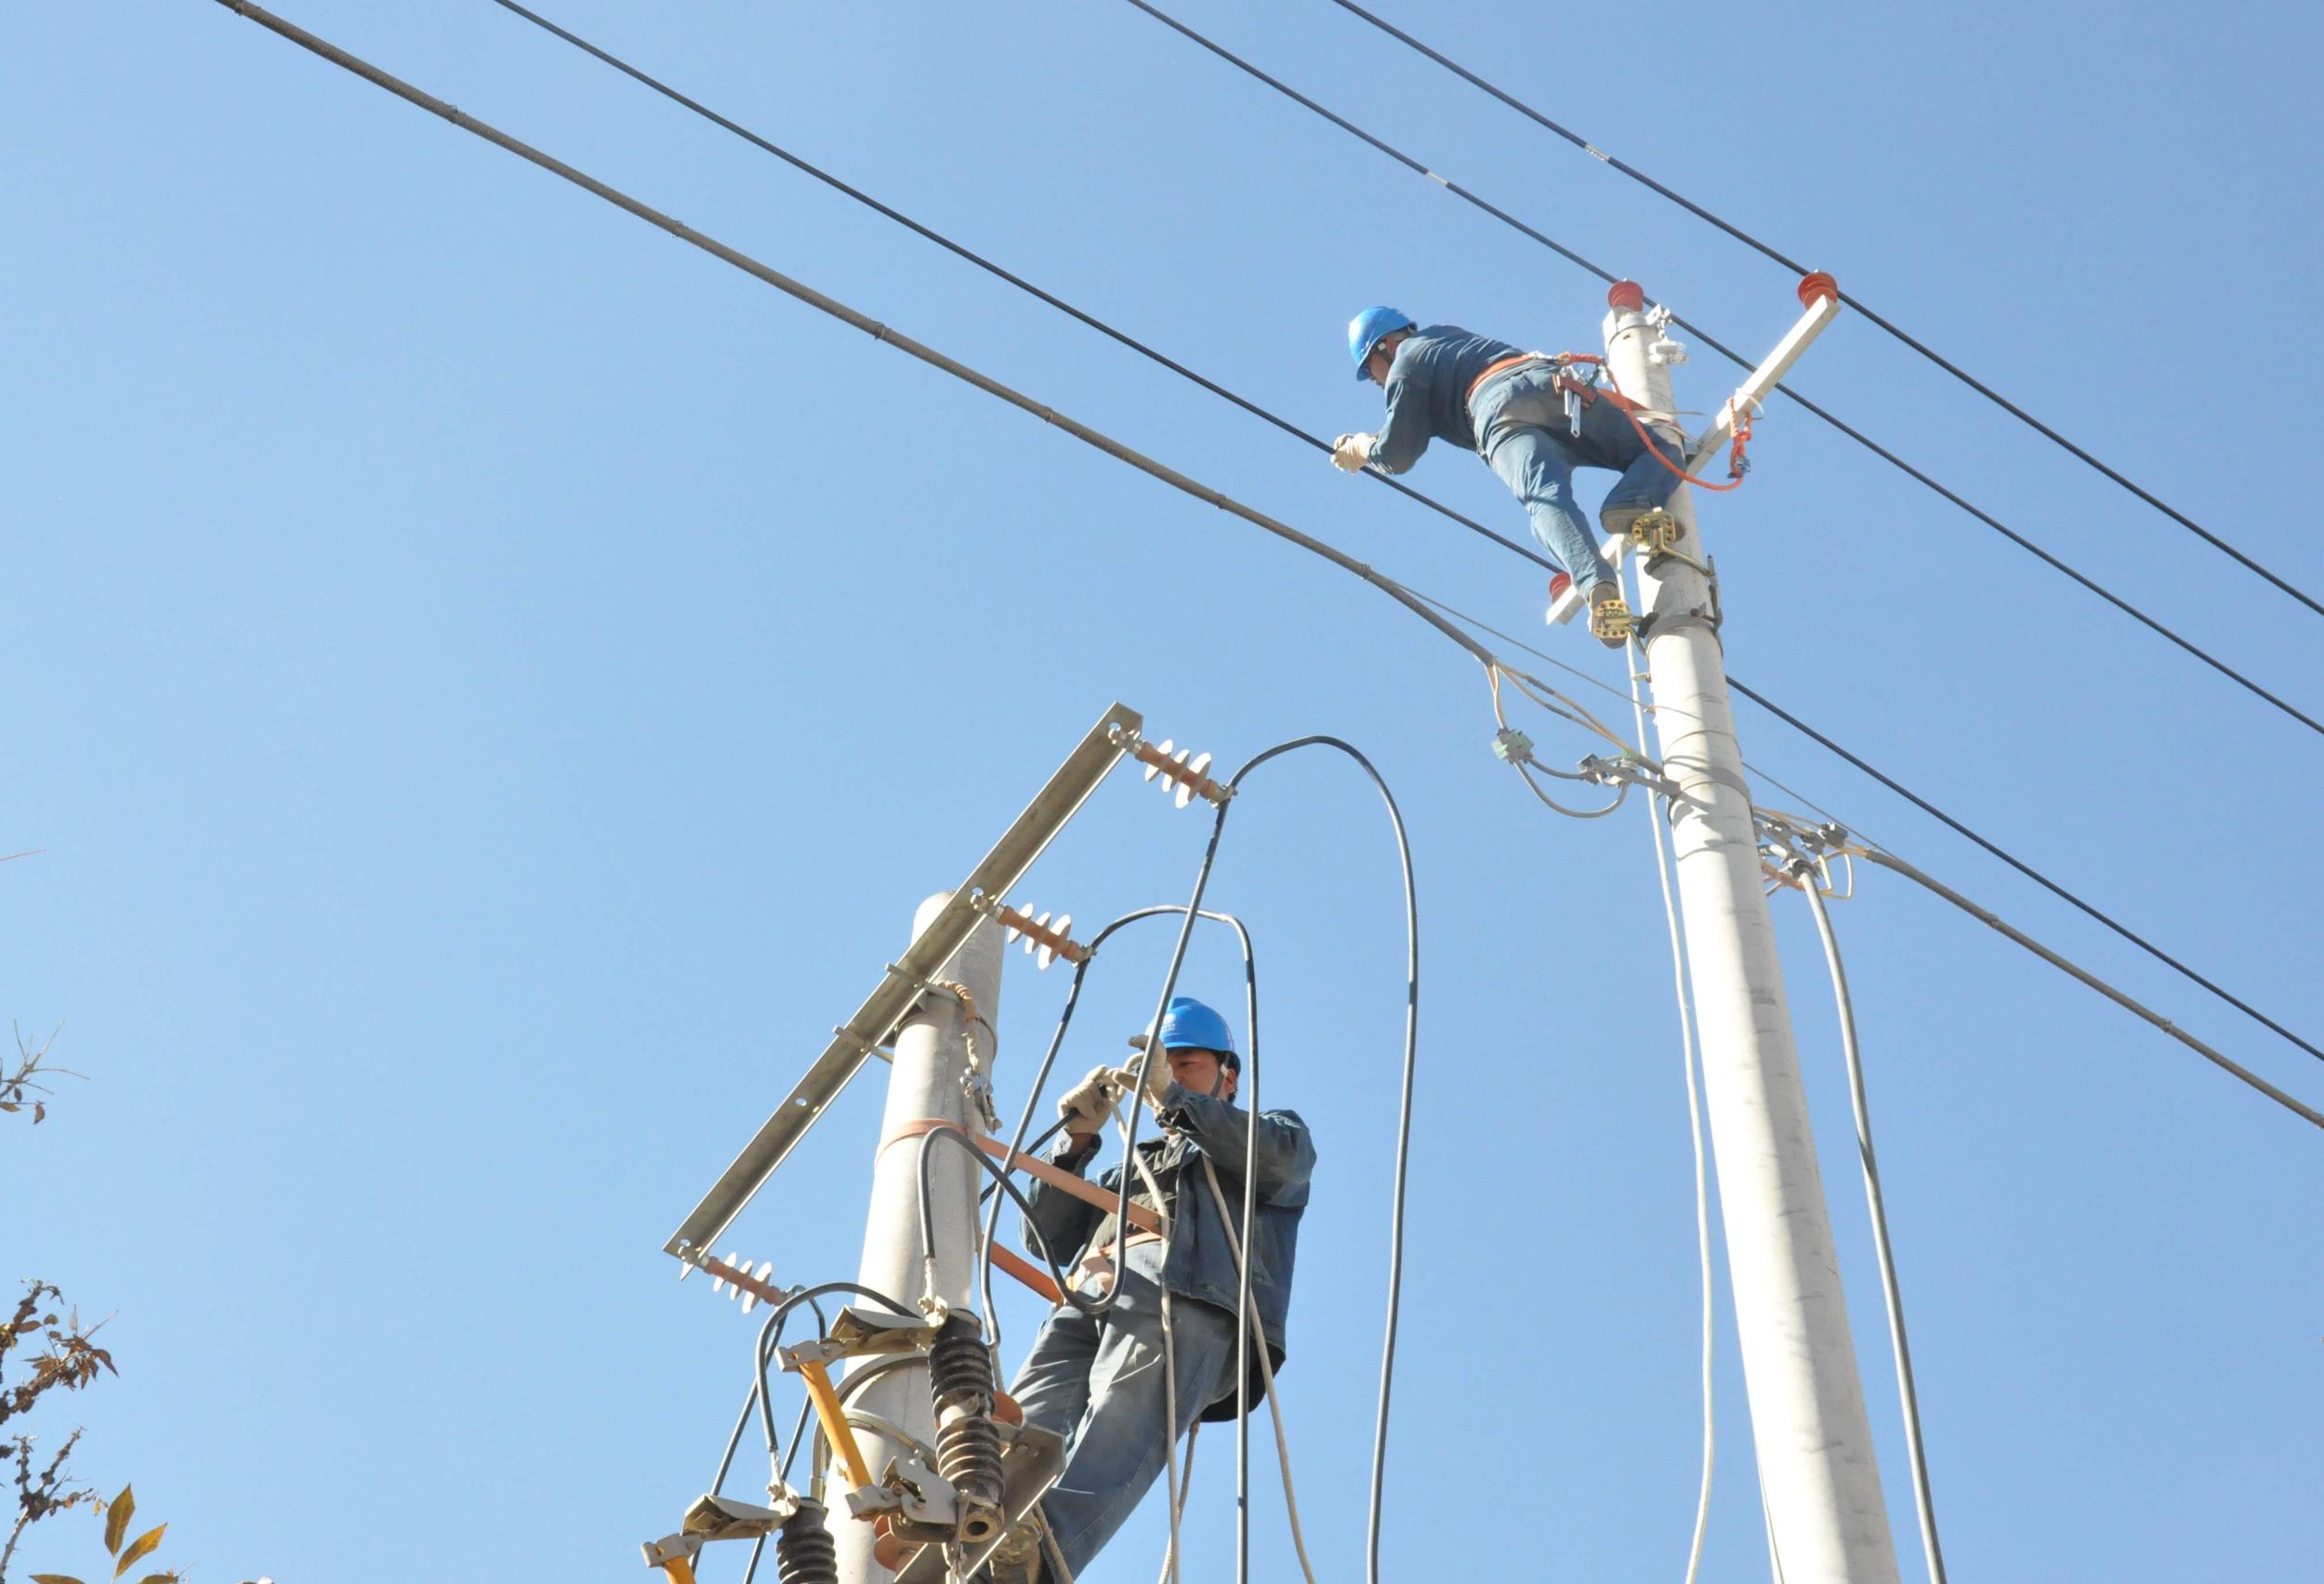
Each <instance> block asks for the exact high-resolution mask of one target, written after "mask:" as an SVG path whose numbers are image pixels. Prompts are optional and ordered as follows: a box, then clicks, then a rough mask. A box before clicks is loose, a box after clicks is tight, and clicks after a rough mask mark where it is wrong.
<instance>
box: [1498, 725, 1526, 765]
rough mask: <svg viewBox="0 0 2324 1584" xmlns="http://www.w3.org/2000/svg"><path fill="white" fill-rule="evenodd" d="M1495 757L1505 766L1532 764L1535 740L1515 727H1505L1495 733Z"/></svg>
mask: <svg viewBox="0 0 2324 1584" xmlns="http://www.w3.org/2000/svg"><path fill="white" fill-rule="evenodd" d="M1493 757H1494V758H1495V759H1499V760H1500V761H1501V762H1502V763H1503V764H1531V763H1532V762H1533V739H1532V738H1531V737H1528V736H1526V735H1525V733H1523V732H1520V731H1518V730H1517V728H1516V727H1514V726H1504V727H1502V728H1501V729H1500V730H1499V731H1498V732H1496V733H1493Z"/></svg>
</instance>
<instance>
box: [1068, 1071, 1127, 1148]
mask: <svg viewBox="0 0 2324 1584" xmlns="http://www.w3.org/2000/svg"><path fill="white" fill-rule="evenodd" d="M1115 1080H1116V1073H1115V1070H1114V1069H1113V1068H1111V1067H1092V1068H1090V1069H1089V1076H1088V1077H1086V1078H1084V1079H1082V1080H1081V1081H1080V1082H1079V1083H1077V1084H1076V1085H1074V1087H1073V1088H1071V1089H1067V1090H1066V1091H1065V1093H1064V1094H1063V1097H1061V1098H1060V1099H1059V1100H1058V1102H1057V1114H1058V1115H1060V1116H1063V1118H1064V1119H1065V1131H1066V1132H1068V1133H1075V1134H1078V1135H1080V1136H1082V1137H1084V1138H1094V1137H1096V1136H1098V1135H1099V1134H1102V1133H1103V1132H1104V1131H1105V1119H1106V1118H1107V1117H1108V1116H1110V1115H1113V1114H1114V1096H1115V1095H1116V1093H1117V1092H1119V1089H1120V1086H1119V1085H1118V1084H1117V1083H1116V1081H1115Z"/></svg>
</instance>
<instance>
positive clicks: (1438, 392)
mask: <svg viewBox="0 0 2324 1584" xmlns="http://www.w3.org/2000/svg"><path fill="white" fill-rule="evenodd" d="M1523 355H1524V353H1523V352H1521V351H1520V350H1518V349H1517V348H1515V347H1512V346H1511V345H1510V344H1509V343H1508V342H1506V341H1496V340H1494V339H1493V338H1492V337H1490V336H1475V335H1472V334H1470V333H1469V332H1468V331H1466V330H1463V329H1461V328H1460V327H1459V326H1458V325H1453V324H1430V325H1426V326H1424V327H1422V328H1421V329H1419V330H1416V331H1414V332H1413V333H1412V334H1411V335H1409V336H1407V337H1405V338H1404V340H1403V341H1402V342H1401V343H1399V344H1398V345H1397V348H1396V357H1395V361H1394V362H1393V363H1391V364H1389V367H1388V387H1387V398H1388V418H1387V421H1386V422H1384V423H1382V424H1381V425H1380V438H1379V439H1377V440H1375V441H1374V442H1372V452H1371V457H1370V460H1371V463H1372V465H1373V466H1374V467H1376V468H1378V469H1380V471H1382V472H1383V473H1401V472H1403V471H1404V470H1405V469H1407V468H1409V467H1411V466H1412V464H1414V463H1415V462H1418V461H1419V459H1420V453H1421V452H1423V451H1426V450H1427V449H1428V442H1430V441H1431V440H1449V441H1451V442H1453V443H1454V444H1456V445H1459V446H1460V447H1462V448H1464V449H1465V450H1469V451H1474V450H1476V449H1477V432H1476V429H1475V426H1474V425H1472V423H1471V422H1470V420H1469V387H1470V386H1471V385H1472V384H1474V383H1475V382H1476V377H1477V376H1478V375H1480V374H1483V373H1484V372H1485V371H1486V368H1487V367H1488V366H1490V365H1491V364H1493V363H1499V362H1500V361H1501V360H1502V359H1503V358H1513V357H1522V356H1523Z"/></svg>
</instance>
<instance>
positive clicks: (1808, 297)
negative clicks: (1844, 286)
mask: <svg viewBox="0 0 2324 1584" xmlns="http://www.w3.org/2000/svg"><path fill="white" fill-rule="evenodd" d="M1839 296H1840V283H1839V282H1838V281H1835V280H1833V279H1832V278H1831V276H1830V275H1829V274H1828V273H1826V272H1825V271H1821V270H1816V271H1811V272H1810V273H1808V274H1805V275H1802V276H1801V277H1800V306H1801V307H1802V308H1814V307H1815V306H1816V304H1817V303H1818V302H1820V301H1822V300H1823V299H1824V298H1826V297H1839Z"/></svg>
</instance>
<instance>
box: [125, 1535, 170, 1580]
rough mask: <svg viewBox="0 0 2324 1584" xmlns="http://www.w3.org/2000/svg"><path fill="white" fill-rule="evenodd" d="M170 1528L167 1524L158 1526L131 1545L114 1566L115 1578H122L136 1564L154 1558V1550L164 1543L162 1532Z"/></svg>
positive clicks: (140, 1536)
mask: <svg viewBox="0 0 2324 1584" xmlns="http://www.w3.org/2000/svg"><path fill="white" fill-rule="evenodd" d="M168 1527H169V1525H166V1524H156V1525H153V1526H152V1528H151V1529H148V1530H146V1531H145V1533H143V1534H142V1535H139V1537H138V1538H137V1540H136V1542H135V1543H134V1544H133V1545H131V1546H130V1547H129V1549H128V1550H127V1551H123V1552H122V1553H121V1560H120V1561H119V1562H118V1563H115V1564H113V1577H115V1578H118V1577H121V1576H122V1575H123V1574H125V1573H126V1572H128V1571H129V1569H130V1568H131V1567H132V1566H134V1565H135V1564H138V1563H140V1562H143V1561H144V1560H145V1559H146V1558H147V1557H149V1556H152V1554H153V1548H154V1547H155V1546H158V1545H160V1544H161V1543H162V1531H163V1530H164V1529H166V1528H168Z"/></svg>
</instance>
